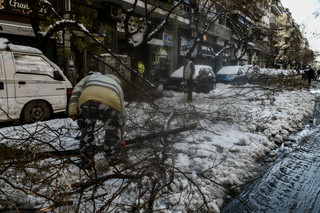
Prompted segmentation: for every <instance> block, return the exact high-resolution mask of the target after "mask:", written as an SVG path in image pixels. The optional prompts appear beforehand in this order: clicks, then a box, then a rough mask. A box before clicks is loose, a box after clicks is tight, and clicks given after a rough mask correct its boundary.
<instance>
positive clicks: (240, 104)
mask: <svg viewBox="0 0 320 213" xmlns="http://www.w3.org/2000/svg"><path fill="white" fill-rule="evenodd" d="M313 99H314V95H313V94H311V93H310V92H309V91H308V90H294V91H282V92H276V91H272V90H262V89H260V88H257V87H248V85H246V87H243V88H241V87H240V88H234V87H231V86H229V85H224V84H218V85H217V88H216V89H215V90H214V91H211V93H209V94H196V93H194V100H193V102H192V103H191V104H187V103H186V97H185V95H184V94H183V93H176V92H172V91H164V97H163V98H161V99H159V100H157V101H156V104H157V105H158V106H159V108H160V110H159V111H156V110H154V109H152V108H151V107H150V106H149V105H147V104H145V103H132V104H130V105H129V106H128V107H127V110H128V113H129V119H128V122H127V130H128V132H127V135H126V137H127V138H132V137H134V136H139V135H144V134H146V133H150V132H153V131H154V132H157V131H159V130H161V129H174V128H178V127H181V126H184V125H188V124H193V123H197V128H196V129H193V130H190V131H185V132H181V133H179V134H175V135H171V136H168V137H167V138H166V139H165V140H163V141H162V142H161V143H160V142H159V141H156V142H153V141H151V140H149V141H145V142H144V143H143V145H142V146H139V147H131V146H128V154H129V160H132V161H139V160H140V161H142V160H143V159H144V157H145V156H147V155H150V156H152V155H153V154H152V153H156V155H154V156H153V158H148V161H145V162H144V163H145V166H142V167H141V168H140V167H138V169H146V168H144V167H150V171H152V172H151V174H148V175H146V176H145V177H143V178H142V179H141V182H139V184H138V183H137V182H134V181H133V182H130V184H128V186H127V188H126V191H125V192H121V193H122V195H121V196H119V197H117V198H115V199H113V200H112V203H117V204H119V203H121V204H122V205H121V206H120V205H118V206H117V205H116V204H114V205H111V204H110V206H112V207H113V208H114V211H115V212H124V211H129V210H132V208H133V206H134V205H137V206H138V205H140V206H143V205H142V204H143V203H144V202H148V200H147V199H148V198H149V199H150V197H152V196H151V195H150V194H152V193H150V191H152V189H153V193H155V195H156V196H155V197H153V199H154V201H153V211H158V212H166V213H169V212H196V211H198V210H203V211H205V212H219V209H220V208H221V207H222V205H223V201H224V199H225V198H226V196H227V195H228V194H230V193H231V192H236V191H238V190H239V187H241V185H242V184H244V183H246V181H248V180H249V179H250V178H252V177H253V176H254V175H255V174H256V173H257V172H258V170H259V168H257V167H258V164H257V162H256V161H257V160H258V159H259V158H260V157H263V156H265V155H266V154H267V153H269V152H270V151H271V150H272V149H275V148H276V147H277V146H278V145H279V144H281V143H283V142H285V141H286V140H288V137H289V135H290V133H292V132H295V131H298V130H301V129H302V128H303V122H302V121H303V120H304V119H305V118H310V116H311V115H312V112H313V107H314V101H313ZM44 126H45V127H47V128H46V130H44V129H45V128H42V127H44ZM146 126H148V128H146ZM48 127H49V128H50V129H51V130H54V131H53V132H54V134H52V133H48V132H45V131H48ZM23 128H24V129H22V130H21V127H8V128H2V129H0V132H1V134H2V135H5V136H6V139H5V140H1V142H2V143H7V144H12V143H14V142H13V140H12V139H13V138H16V139H21V138H23V137H24V136H23V135H24V134H27V133H32V132H34V131H36V128H37V131H39V130H41V131H44V133H43V134H41V140H42V141H50V146H54V147H56V148H57V149H62V148H64V149H74V148H75V147H77V146H78V141H77V140H75V139H74V138H75V137H76V136H77V134H78V130H77V125H76V122H73V121H72V120H70V119H55V120H51V121H47V122H41V125H40V126H39V124H38V125H37V124H31V125H25V126H24V127H23ZM26 130H27V131H26ZM103 135H104V133H103V132H100V134H99V135H98V140H97V141H99V140H101V138H103ZM26 136H27V135H26ZM39 137H40V136H39ZM28 140H29V146H33V145H34V144H37V143H39V141H40V140H39V138H36V137H35V136H32V137H28ZM163 146H164V147H165V149H161V151H160V152H159V151H155V150H156V149H158V148H159V149H160V148H161V147H162V148H163ZM35 147H36V146H35ZM45 147H46V146H45V145H43V148H45ZM37 148H38V149H39V147H38V146H37ZM130 149H132V150H134V151H132V150H130ZM163 155H165V156H168V158H167V159H165V162H164V163H163V165H166V166H167V165H170V166H172V167H169V168H166V167H163V165H162V164H159V165H156V166H154V165H153V164H151V163H150V162H149V161H151V160H154V158H157V157H159V158H161V156H163ZM95 159H96V165H97V166H99V165H100V166H102V167H103V164H104V161H103V160H104V158H103V157H100V156H99V155H96V158H95ZM50 163H51V164H52V165H54V166H57V165H58V164H59V163H61V162H56V161H52V162H50ZM99 163H100V164H99ZM153 166H154V167H153ZM158 170H163V173H166V174H171V176H170V175H167V176H165V177H164V178H163V179H160V180H161V181H160V182H153V180H157V181H158V179H155V178H156V177H155V176H154V174H162V173H157V171H158ZM166 170H170V172H172V173H170V172H169V171H166ZM75 171H76V166H74V165H73V167H69V168H68V170H65V172H64V173H61V174H60V176H61V177H63V178H61V179H60V180H59V181H57V182H60V184H62V185H63V186H64V187H65V190H67V189H68V188H71V186H72V184H74V183H75V182H79V179H81V178H83V177H84V176H85V175H83V174H82V176H79V173H81V171H80V172H79V171H78V172H75ZM51 172H52V171H51ZM60 172H61V171H60ZM137 172H138V171H137ZM11 178H12V176H11ZM13 178H15V176H14V177H13ZM17 179H18V178H17ZM166 181H167V182H166ZM123 183H124V182H122V180H121V179H119V180H117V179H114V180H112V181H110V182H105V183H104V184H103V187H99V188H98V189H97V188H95V192H94V193H95V195H96V197H98V199H96V200H95V202H96V203H95V205H96V206H95V208H97V209H98V207H100V208H102V206H104V205H105V200H103V199H102V197H103V196H102V195H101V194H106V192H114V193H118V192H119V191H117V190H118V189H119V188H120V186H122V184H123ZM55 184H57V185H59V184H58V183H55ZM166 184H168V185H169V187H167V188H166V189H165V190H164V189H163V190H162V191H161V193H158V194H156V192H157V190H158V189H159V188H161V187H162V186H166ZM0 185H1V189H2V190H4V191H6V190H8V191H9V190H10V191H11V192H12V193H13V192H14V191H15V190H12V189H11V187H9V186H8V185H7V184H5V183H4V181H2V180H0ZM160 186H161V187H160ZM37 188H38V189H41V187H40V186H39V187H37ZM147 189H149V191H148V190H147ZM32 190H34V189H30V191H32ZM42 190H45V187H44V189H42ZM14 193H16V192H14ZM119 193H120V192H119ZM97 194H99V196H98V195H97ZM137 194H140V195H141V196H139V199H137ZM18 195H19V193H17V196H18ZM147 195H148V196H149V197H147ZM100 196H101V199H100ZM24 199H25V200H24V202H25V201H26V199H27V201H28V203H29V204H30V205H33V206H35V207H37V208H41V207H43V206H42V205H43V204H44V203H45V202H47V201H46V200H42V199H40V198H39V197H37V196H36V195H31V194H30V196H28V197H24ZM70 199H71V198H70ZM74 199H75V200H77V199H79V198H74ZM21 200H23V199H22V197H20V200H19V201H20V202H22V201H21ZM149 201H150V200H149ZM90 204H92V203H90ZM44 206H45V205H44ZM0 207H1V205H0ZM85 208H88V209H93V204H92V205H88V203H87V204H86V206H85ZM141 210H146V209H143V208H142V209H141ZM84 212H85V211H84ZM88 212H90V211H88Z"/></svg>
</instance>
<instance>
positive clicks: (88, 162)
mask: <svg viewBox="0 0 320 213" xmlns="http://www.w3.org/2000/svg"><path fill="white" fill-rule="evenodd" d="M120 85H121V82H120V80H119V79H118V78H117V77H116V76H114V75H111V74H105V75H102V74H100V73H97V72H94V73H93V74H91V75H87V76H86V77H84V78H83V79H82V80H81V81H80V82H79V83H78V84H77V85H76V86H75V87H74V89H73V93H72V96H71V99H70V103H69V116H70V117H71V118H72V120H77V122H78V126H79V128H80V129H81V136H80V158H81V161H80V167H82V168H84V169H91V168H92V167H93V166H94V155H95V150H94V149H95V147H96V146H95V142H94V129H95V124H96V122H97V121H98V120H99V121H102V122H103V124H104V129H105V137H104V144H103V149H104V152H105V155H106V157H110V156H111V155H114V154H115V153H116V152H117V151H119V150H120V147H121V141H122V138H123V134H124V130H125V118H126V110H125V107H124V95H123V91H122V88H121V86H120Z"/></svg>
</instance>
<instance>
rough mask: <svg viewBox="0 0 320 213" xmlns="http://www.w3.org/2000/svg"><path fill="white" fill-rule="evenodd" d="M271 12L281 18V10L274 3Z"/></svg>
mask: <svg viewBox="0 0 320 213" xmlns="http://www.w3.org/2000/svg"><path fill="white" fill-rule="evenodd" d="M271 12H272V13H273V14H274V15H276V16H281V15H282V11H281V8H280V7H279V6H278V5H277V4H276V3H273V4H272V5H271Z"/></svg>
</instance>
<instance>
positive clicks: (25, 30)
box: [0, 20, 35, 36]
mask: <svg viewBox="0 0 320 213" xmlns="http://www.w3.org/2000/svg"><path fill="white" fill-rule="evenodd" d="M0 33H5V34H14V35H23V36H35V35H34V33H33V29H32V27H31V25H30V24H24V23H18V22H12V21H4V20H1V21H0Z"/></svg>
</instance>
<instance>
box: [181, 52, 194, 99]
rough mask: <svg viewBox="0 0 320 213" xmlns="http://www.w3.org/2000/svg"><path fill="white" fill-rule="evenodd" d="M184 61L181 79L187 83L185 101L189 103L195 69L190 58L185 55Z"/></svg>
mask: <svg viewBox="0 0 320 213" xmlns="http://www.w3.org/2000/svg"><path fill="white" fill-rule="evenodd" d="M185 60H186V61H185V65H184V68H183V79H184V80H185V81H186V82H187V100H188V102H191V101H192V91H193V85H194V78H195V76H194V74H195V67H194V63H193V61H192V60H191V56H189V55H187V56H186V58H185Z"/></svg>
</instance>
